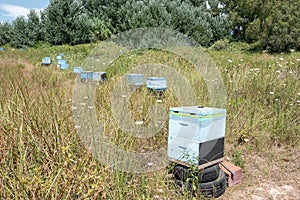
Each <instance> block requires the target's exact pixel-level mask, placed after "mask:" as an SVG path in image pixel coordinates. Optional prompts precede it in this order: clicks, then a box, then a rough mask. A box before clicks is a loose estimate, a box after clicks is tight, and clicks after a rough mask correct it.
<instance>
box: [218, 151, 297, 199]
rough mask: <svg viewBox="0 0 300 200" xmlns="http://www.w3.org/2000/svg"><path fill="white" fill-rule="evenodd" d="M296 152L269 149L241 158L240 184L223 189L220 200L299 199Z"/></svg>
mask: <svg viewBox="0 0 300 200" xmlns="http://www.w3.org/2000/svg"><path fill="white" fill-rule="evenodd" d="M299 158H300V153H299V151H295V150H290V149H283V148H273V149H272V150H271V151H270V152H269V153H265V154H259V155H258V154H255V153H252V154H249V155H247V156H246V157H245V169H244V170H243V180H242V183H240V184H238V185H235V186H233V187H231V188H228V189H227V190H226V193H225V194H224V195H223V196H222V197H221V198H220V199H224V200H225V199H239V200H244V199H253V200H260V199H261V200H265V199H271V200H294V199H295V200H296V199H300V176H299V173H300V167H299V161H300V159H299Z"/></svg>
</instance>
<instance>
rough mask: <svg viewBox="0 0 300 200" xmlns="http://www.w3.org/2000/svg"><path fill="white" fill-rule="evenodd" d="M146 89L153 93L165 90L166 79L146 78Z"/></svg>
mask: <svg viewBox="0 0 300 200" xmlns="http://www.w3.org/2000/svg"><path fill="white" fill-rule="evenodd" d="M146 87H147V88H148V89H150V90H154V91H164V90H166V89H167V79H166V78H163V77H147V80H146Z"/></svg>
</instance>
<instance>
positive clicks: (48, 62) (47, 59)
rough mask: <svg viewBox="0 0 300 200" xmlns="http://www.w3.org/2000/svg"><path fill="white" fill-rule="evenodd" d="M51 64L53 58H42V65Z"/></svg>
mask: <svg viewBox="0 0 300 200" xmlns="http://www.w3.org/2000/svg"><path fill="white" fill-rule="evenodd" d="M50 64H51V58H50V57H45V58H43V59H42V65H50Z"/></svg>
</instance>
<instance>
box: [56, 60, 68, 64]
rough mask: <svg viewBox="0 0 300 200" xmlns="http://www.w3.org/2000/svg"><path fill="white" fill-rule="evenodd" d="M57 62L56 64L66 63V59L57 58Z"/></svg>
mask: <svg viewBox="0 0 300 200" xmlns="http://www.w3.org/2000/svg"><path fill="white" fill-rule="evenodd" d="M57 64H58V65H62V64H67V61H66V60H58V61H57Z"/></svg>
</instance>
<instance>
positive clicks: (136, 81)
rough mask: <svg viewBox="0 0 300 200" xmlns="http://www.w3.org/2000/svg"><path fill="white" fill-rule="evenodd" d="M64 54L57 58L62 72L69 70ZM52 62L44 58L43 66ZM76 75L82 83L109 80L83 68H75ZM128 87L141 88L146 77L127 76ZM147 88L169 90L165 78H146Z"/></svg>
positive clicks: (141, 75) (101, 74)
mask: <svg viewBox="0 0 300 200" xmlns="http://www.w3.org/2000/svg"><path fill="white" fill-rule="evenodd" d="M63 56H64V54H60V55H58V56H56V59H57V66H58V67H59V68H60V69H61V70H66V69H68V68H69V65H68V64H67V61H66V60H64V59H63ZM51 63H52V60H51V58H50V57H44V58H43V59H42V65H43V66H49V65H51ZM73 71H74V73H76V74H80V80H81V82H83V83H84V82H88V81H100V82H104V81H106V80H107V76H106V72H93V71H84V69H83V68H81V67H74V68H73ZM127 81H128V85H129V86H130V87H140V86H142V85H144V75H143V74H128V75H127ZM146 87H147V88H148V89H149V90H150V91H159V92H163V91H165V90H166V89H167V79H166V78H164V77H147V78H146Z"/></svg>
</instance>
